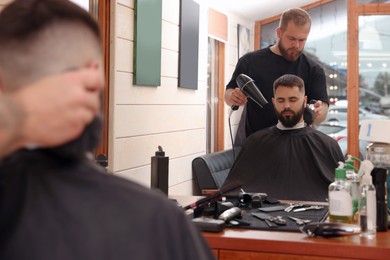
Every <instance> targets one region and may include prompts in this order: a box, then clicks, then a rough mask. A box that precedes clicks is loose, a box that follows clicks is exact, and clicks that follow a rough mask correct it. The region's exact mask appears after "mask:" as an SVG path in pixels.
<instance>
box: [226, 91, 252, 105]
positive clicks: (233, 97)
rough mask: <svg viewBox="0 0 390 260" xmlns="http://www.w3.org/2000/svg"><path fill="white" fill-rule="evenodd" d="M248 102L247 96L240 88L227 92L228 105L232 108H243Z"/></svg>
mask: <svg viewBox="0 0 390 260" xmlns="http://www.w3.org/2000/svg"><path fill="white" fill-rule="evenodd" d="M247 101H248V99H247V97H246V95H245V94H244V93H243V92H242V91H241V90H240V88H235V89H230V91H229V92H227V99H226V103H227V104H228V105H230V106H243V105H245V104H246V102H247Z"/></svg>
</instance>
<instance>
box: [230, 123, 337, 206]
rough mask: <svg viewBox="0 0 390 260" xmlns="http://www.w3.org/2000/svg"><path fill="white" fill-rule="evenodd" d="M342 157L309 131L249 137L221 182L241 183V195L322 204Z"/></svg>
mask: <svg viewBox="0 0 390 260" xmlns="http://www.w3.org/2000/svg"><path fill="white" fill-rule="evenodd" d="M339 161H344V156H343V154H342V152H341V149H340V147H339V145H338V144H337V142H336V141H335V140H334V139H332V138H331V137H329V136H327V135H325V134H324V133H322V132H319V131H317V130H315V129H313V128H311V127H308V126H306V127H304V128H300V129H293V130H280V129H278V128H277V127H276V126H272V127H270V128H267V129H264V130H260V131H258V132H256V133H254V134H252V135H251V136H250V137H249V138H248V139H247V141H246V142H245V145H244V147H243V148H242V149H241V151H240V153H239V155H238V157H237V159H236V161H235V163H234V164H233V166H232V169H231V170H230V172H229V175H228V177H227V179H226V181H225V184H224V185H226V184H227V183H230V182H232V181H241V182H242V183H243V186H242V188H243V190H244V191H245V192H264V193H267V195H268V197H272V198H277V199H286V200H302V201H325V200H326V199H327V197H328V186H329V184H330V183H331V182H333V181H334V176H335V168H337V166H338V162H339Z"/></svg>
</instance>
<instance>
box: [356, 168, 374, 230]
mask: <svg viewBox="0 0 390 260" xmlns="http://www.w3.org/2000/svg"><path fill="white" fill-rule="evenodd" d="M359 225H360V229H361V234H360V236H361V237H367V238H374V237H375V234H376V191H375V187H374V185H373V184H372V177H371V172H366V173H365V174H364V175H363V176H362V180H361V184H360V199H359Z"/></svg>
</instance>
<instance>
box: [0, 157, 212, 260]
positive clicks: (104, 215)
mask: <svg viewBox="0 0 390 260" xmlns="http://www.w3.org/2000/svg"><path fill="white" fill-rule="evenodd" d="M0 165H1V166H0V259H7V260H9V259H12V260H13V259H15V260H23V259H29V260H31V259H37V260H45V259H48V260H62V259H63V260H75V259H80V260H99V259H102V260H103V259H104V260H108V259H110V260H121V259H126V260H128V259H140V260H141V259H145V260H146V259H166V260H172V259H180V260H182V259H194V260H195V259H196V260H198V259H213V256H212V254H211V251H210V249H209V248H208V246H207V244H206V243H205V241H204V240H203V238H202V237H201V235H200V234H199V232H198V230H196V229H195V228H194V226H192V224H191V223H189V222H190V221H189V220H188V218H187V217H186V216H185V214H184V213H183V211H182V210H181V209H180V208H179V207H177V206H176V204H175V203H173V202H171V201H169V200H168V199H167V198H166V197H165V196H164V195H163V194H162V193H159V192H156V191H151V190H149V189H147V188H145V187H142V186H141V185H138V184H135V183H133V182H130V181H127V180H124V179H122V178H119V177H116V176H113V175H112V174H107V173H105V172H104V171H103V170H101V169H100V168H98V166H95V164H94V163H93V162H89V161H84V162H78V161H74V160H64V159H62V158H59V157H57V156H55V155H53V154H47V153H45V151H43V150H41V151H19V152H17V153H16V154H14V155H12V156H11V157H10V158H7V159H5V160H4V161H3V162H1V163H0Z"/></svg>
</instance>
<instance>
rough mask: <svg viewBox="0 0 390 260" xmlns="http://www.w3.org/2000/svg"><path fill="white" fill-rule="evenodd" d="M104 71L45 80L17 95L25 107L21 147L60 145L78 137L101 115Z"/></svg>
mask: <svg viewBox="0 0 390 260" xmlns="http://www.w3.org/2000/svg"><path fill="white" fill-rule="evenodd" d="M103 86H104V80H103V76H102V72H101V70H98V69H80V70H77V71H72V72H66V73H64V74H61V75H55V76H50V77H47V78H44V79H42V80H40V81H38V82H36V83H34V84H32V85H30V86H28V87H24V88H22V89H20V91H18V92H17V93H15V100H16V102H17V104H19V105H20V106H21V108H22V112H23V121H22V132H21V139H22V140H21V141H22V144H21V146H25V145H29V144H34V145H39V146H57V145H61V144H63V143H66V142H68V141H70V140H73V139H75V138H76V137H78V136H79V135H80V134H81V132H82V131H83V130H84V127H85V126H86V125H87V124H89V123H90V122H91V121H92V120H93V118H95V116H96V115H97V114H98V113H99V112H100V93H101V90H102V89H103Z"/></svg>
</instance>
